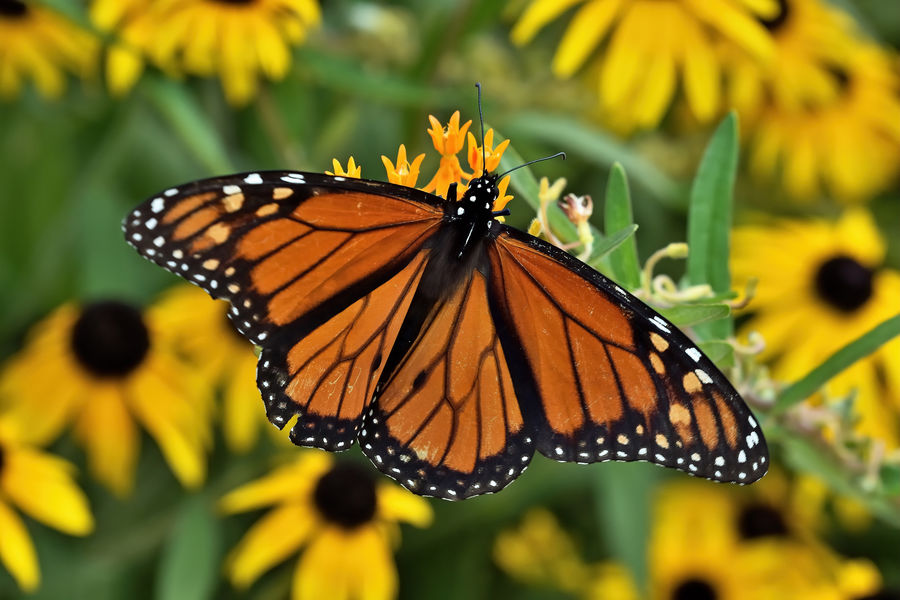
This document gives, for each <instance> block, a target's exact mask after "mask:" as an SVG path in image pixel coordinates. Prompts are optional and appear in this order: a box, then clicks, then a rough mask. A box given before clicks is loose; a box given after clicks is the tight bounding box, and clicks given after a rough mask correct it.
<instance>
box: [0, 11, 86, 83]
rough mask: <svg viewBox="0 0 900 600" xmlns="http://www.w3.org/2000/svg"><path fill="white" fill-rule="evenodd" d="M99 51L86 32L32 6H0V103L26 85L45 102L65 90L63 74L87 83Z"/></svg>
mask: <svg viewBox="0 0 900 600" xmlns="http://www.w3.org/2000/svg"><path fill="white" fill-rule="evenodd" d="M98 47H99V45H98V43H97V40H96V38H95V37H94V36H93V35H92V34H91V33H90V32H88V31H86V30H84V29H82V28H80V27H78V26H77V25H76V24H74V23H72V22H71V21H69V20H68V19H66V18H65V17H64V16H62V15H61V14H59V13H57V12H55V11H53V10H51V9H49V8H44V7H43V6H40V5H38V4H36V3H31V2H22V1H20V0H3V1H2V2H0V98H12V97H14V96H16V95H17V94H18V93H19V92H20V91H21V89H22V86H23V85H24V83H25V81H26V80H28V79H30V80H32V81H33V82H34V85H35V87H36V88H37V90H38V91H39V92H40V93H41V94H43V95H44V96H46V97H48V98H57V97H59V96H60V95H61V94H62V93H63V91H64V90H65V87H66V77H65V73H66V72H69V73H72V74H74V75H76V76H78V77H82V78H86V77H89V76H91V74H92V73H93V71H94V67H95V61H96V59H97V49H98Z"/></svg>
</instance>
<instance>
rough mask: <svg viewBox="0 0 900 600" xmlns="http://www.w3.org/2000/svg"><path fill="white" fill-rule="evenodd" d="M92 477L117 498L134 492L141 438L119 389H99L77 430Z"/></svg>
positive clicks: (82, 413) (79, 417)
mask: <svg viewBox="0 0 900 600" xmlns="http://www.w3.org/2000/svg"><path fill="white" fill-rule="evenodd" d="M75 435H76V436H77V437H78V439H79V441H80V442H81V444H82V445H83V446H84V447H85V451H86V453H87V461H88V469H90V471H91V474H92V475H93V476H94V477H95V478H96V479H97V480H98V481H100V482H101V483H102V484H103V485H105V486H107V487H108V488H109V489H110V490H112V491H113V492H114V493H115V494H116V495H117V496H120V497H121V496H125V495H127V494H128V493H129V492H131V488H132V484H133V482H134V468H135V463H136V462H137V456H138V448H139V446H140V437H139V436H138V432H137V428H136V427H135V424H134V419H133V418H132V417H131V415H130V414H129V412H128V409H127V407H126V406H125V399H124V398H123V397H122V393H121V391H120V390H119V389H117V387H116V386H113V385H104V386H97V389H96V390H95V391H93V393H92V394H91V397H90V399H88V401H87V402H86V403H85V405H84V408H83V409H82V411H81V414H80V415H79V416H78V421H77V423H76V427H75Z"/></svg>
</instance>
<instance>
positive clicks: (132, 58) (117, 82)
mask: <svg viewBox="0 0 900 600" xmlns="http://www.w3.org/2000/svg"><path fill="white" fill-rule="evenodd" d="M143 71H144V60H143V59H142V58H141V55H140V54H139V53H137V52H135V51H134V50H132V49H130V48H127V47H125V46H122V45H119V44H116V45H114V46H112V47H111V48H110V49H109V54H107V56H106V83H107V85H108V86H109V91H110V92H111V93H112V95H113V96H124V95H125V94H127V93H128V92H129V91H130V90H131V88H133V87H134V84H135V83H137V80H138V79H140V77H141V73H142V72H143Z"/></svg>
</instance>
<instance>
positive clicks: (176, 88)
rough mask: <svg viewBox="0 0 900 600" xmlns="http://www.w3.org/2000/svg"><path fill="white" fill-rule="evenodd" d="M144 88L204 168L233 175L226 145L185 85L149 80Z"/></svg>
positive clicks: (152, 78) (159, 78)
mask: <svg viewBox="0 0 900 600" xmlns="http://www.w3.org/2000/svg"><path fill="white" fill-rule="evenodd" d="M144 79H145V81H143V82H142V84H141V85H142V89H144V90H146V93H147V95H148V96H149V98H150V100H151V101H152V102H153V105H154V107H155V108H156V109H157V111H159V113H160V114H161V115H162V117H163V118H164V119H165V120H166V121H167V122H168V123H169V125H170V126H171V128H172V130H173V131H174V132H175V133H176V134H177V135H178V137H179V138H181V140H182V142H183V143H184V145H185V147H187V148H188V149H189V150H190V151H191V152H193V153H194V155H195V156H196V157H197V159H198V160H199V161H200V162H201V163H203V166H204V167H206V168H207V169H209V171H210V172H212V173H231V172H233V171H235V168H234V166H233V164H232V162H231V160H230V159H229V158H228V155H227V154H226V153H225V151H224V150H223V148H225V143H224V141H223V140H222V138H221V137H220V136H219V134H218V132H217V131H216V128H215V126H214V125H213V124H212V123H211V122H210V120H209V118H208V116H207V115H206V113H204V112H203V110H202V109H201V108H200V106H199V105H198V104H197V102H196V101H195V99H194V97H193V96H192V95H191V94H190V93H189V91H188V89H187V88H186V87H185V86H184V84H182V83H180V82H177V81H170V80H168V79H164V78H162V77H145V78H144Z"/></svg>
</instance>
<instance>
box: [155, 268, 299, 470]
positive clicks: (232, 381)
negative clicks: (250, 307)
mask: <svg viewBox="0 0 900 600" xmlns="http://www.w3.org/2000/svg"><path fill="white" fill-rule="evenodd" d="M150 310H151V312H152V313H153V316H154V318H155V319H156V320H157V322H158V323H159V324H160V327H159V330H160V332H161V336H162V337H163V338H164V339H162V340H161V343H164V344H167V345H169V346H170V347H171V348H172V350H173V351H174V352H175V353H176V355H178V356H181V357H183V358H184V359H185V360H186V361H187V362H188V363H190V365H191V367H192V368H193V369H195V370H197V372H199V373H201V374H202V376H203V377H204V379H205V380H206V381H208V382H209V385H210V386H211V387H213V386H218V385H221V387H222V404H221V410H220V411H219V410H217V411H216V412H218V413H220V419H221V425H222V431H223V434H224V437H225V443H226V444H227V445H228V447H229V448H230V449H231V450H232V451H233V452H246V451H248V450H250V449H251V448H252V447H253V446H254V445H255V444H256V442H257V440H258V438H259V432H260V430H261V429H263V428H265V429H267V430H271V431H272V432H275V431H277V430H276V429H275V428H274V427H272V426H271V425H270V424H269V421H268V420H267V419H266V413H265V411H264V410H262V408H263V402H262V399H261V398H260V395H259V390H257V388H256V355H255V354H254V353H253V344H251V343H250V342H248V341H247V340H246V339H244V338H243V337H242V336H241V335H240V334H239V333H238V332H237V330H236V329H235V328H234V326H233V325H232V324H231V321H230V320H229V319H228V316H227V315H228V303H226V302H224V301H216V300H213V299H212V298H210V297H209V296H208V295H207V294H206V293H205V292H203V290H201V289H199V288H197V287H195V286H192V285H180V286H177V287H175V288H172V289H171V290H169V291H167V292H166V293H165V294H164V295H163V296H162V297H161V298H160V300H159V301H158V302H156V303H154V305H153V307H152V308H151V309H150ZM273 437H274V438H276V439H277V440H279V441H282V440H284V439H285V438H284V436H273Z"/></svg>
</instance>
